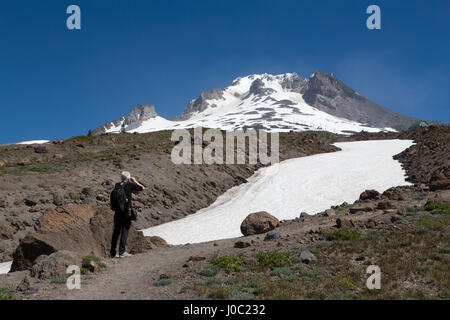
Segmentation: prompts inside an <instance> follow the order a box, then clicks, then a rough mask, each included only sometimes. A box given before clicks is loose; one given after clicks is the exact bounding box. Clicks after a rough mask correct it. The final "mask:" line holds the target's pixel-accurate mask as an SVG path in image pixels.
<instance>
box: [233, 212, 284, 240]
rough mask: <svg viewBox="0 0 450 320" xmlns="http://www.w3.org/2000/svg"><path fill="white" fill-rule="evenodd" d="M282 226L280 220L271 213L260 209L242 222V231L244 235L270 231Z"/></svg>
mask: <svg viewBox="0 0 450 320" xmlns="http://www.w3.org/2000/svg"><path fill="white" fill-rule="evenodd" d="M278 226H280V221H278V219H277V218H275V217H274V216H272V215H271V214H269V213H267V212H265V211H260V212H254V213H251V214H249V215H248V216H247V218H245V219H244V221H243V222H242V224H241V232H242V234H243V235H244V236H249V235H254V234H261V233H266V232H269V231H271V230H273V229H275V228H277V227H278Z"/></svg>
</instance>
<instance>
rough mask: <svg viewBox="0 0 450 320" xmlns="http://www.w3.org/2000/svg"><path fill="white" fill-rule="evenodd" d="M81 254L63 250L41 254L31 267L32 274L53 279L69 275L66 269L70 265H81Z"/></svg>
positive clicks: (35, 276)
mask: <svg viewBox="0 0 450 320" xmlns="http://www.w3.org/2000/svg"><path fill="white" fill-rule="evenodd" d="M82 259H83V257H82V255H81V254H79V253H76V252H72V251H67V250H61V251H57V252H54V253H52V254H51V255H49V256H47V255H41V256H39V257H38V258H37V259H36V261H35V264H34V265H33V267H32V268H31V276H32V277H34V278H38V279H53V278H57V277H65V276H67V274H66V270H67V267H68V266H70V265H77V266H81V261H82Z"/></svg>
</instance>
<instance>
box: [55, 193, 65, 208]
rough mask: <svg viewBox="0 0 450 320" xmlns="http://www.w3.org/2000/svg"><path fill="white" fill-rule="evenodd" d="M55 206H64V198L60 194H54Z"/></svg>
mask: <svg viewBox="0 0 450 320" xmlns="http://www.w3.org/2000/svg"><path fill="white" fill-rule="evenodd" d="M53 204H54V205H55V206H58V207H60V206H62V205H63V204H64V198H63V197H62V196H61V195H60V194H54V195H53Z"/></svg>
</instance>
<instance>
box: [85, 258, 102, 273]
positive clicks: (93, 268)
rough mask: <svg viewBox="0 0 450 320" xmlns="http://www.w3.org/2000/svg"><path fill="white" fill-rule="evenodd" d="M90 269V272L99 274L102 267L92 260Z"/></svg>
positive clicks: (89, 265)
mask: <svg viewBox="0 0 450 320" xmlns="http://www.w3.org/2000/svg"><path fill="white" fill-rule="evenodd" d="M88 269H89V271H90V272H93V273H94V272H97V271H99V270H100V266H99V265H98V264H97V262H95V261H93V260H91V261H89V264H88Z"/></svg>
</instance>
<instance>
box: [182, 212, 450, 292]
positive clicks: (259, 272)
mask: <svg viewBox="0 0 450 320" xmlns="http://www.w3.org/2000/svg"><path fill="white" fill-rule="evenodd" d="M404 219H405V221H406V223H405V224H399V226H402V228H401V229H400V228H399V229H398V230H395V231H392V230H391V229H386V230H385V229H382V230H373V231H369V232H366V233H364V234H363V233H362V232H361V231H359V230H357V229H346V228H343V229H336V230H334V231H332V232H330V233H326V234H325V235H324V238H325V241H322V242H317V243H316V244H315V245H314V246H311V245H310V246H309V247H308V248H303V249H300V248H295V249H294V248H285V249H284V250H275V251H262V252H259V253H256V254H254V259H250V260H248V258H247V259H246V260H244V258H243V257H235V256H225V257H218V258H215V259H213V260H212V261H211V264H210V266H208V267H206V268H204V269H202V270H203V271H201V273H206V272H205V270H215V271H217V269H219V270H224V271H225V272H223V273H220V277H219V276H218V277H215V276H216V275H217V272H216V273H214V275H212V274H213V273H211V275H210V279H208V280H207V281H202V282H199V283H194V284H193V285H192V286H189V287H186V288H184V290H188V291H189V290H190V291H192V292H193V293H194V294H195V295H196V296H200V297H203V298H208V299H240V298H244V299H283V300H285V299H337V300H343V299H345V300H347V299H450V278H449V277H448V275H449V274H450V215H449V214H448V213H446V211H445V208H444V210H443V208H442V207H439V208H435V207H434V208H433V209H432V210H428V211H427V208H420V209H418V210H412V211H411V212H409V214H408V215H407V216H406V217H405V218H404ZM305 249H308V250H310V251H311V252H314V254H315V255H316V256H317V258H318V260H317V261H315V262H312V263H309V264H304V263H301V262H300V261H298V258H297V256H298V254H299V252H300V251H299V250H305ZM370 265H377V266H379V267H380V269H381V274H382V275H381V289H379V290H377V289H375V290H369V289H368V288H367V287H366V281H367V278H368V277H369V275H368V274H367V267H368V266H370ZM227 268H228V270H233V273H232V276H231V273H227V272H226V270H227Z"/></svg>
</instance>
